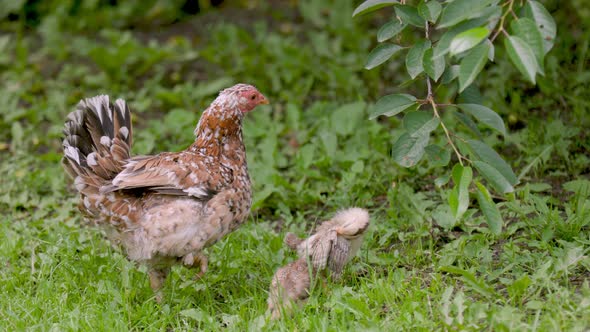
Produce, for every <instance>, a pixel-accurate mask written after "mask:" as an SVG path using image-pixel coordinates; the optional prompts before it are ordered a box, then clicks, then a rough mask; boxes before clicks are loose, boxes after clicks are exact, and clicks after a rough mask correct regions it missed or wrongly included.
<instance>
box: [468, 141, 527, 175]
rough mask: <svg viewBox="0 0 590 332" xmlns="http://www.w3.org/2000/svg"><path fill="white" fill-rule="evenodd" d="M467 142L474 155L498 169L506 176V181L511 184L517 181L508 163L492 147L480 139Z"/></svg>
mask: <svg viewBox="0 0 590 332" xmlns="http://www.w3.org/2000/svg"><path fill="white" fill-rule="evenodd" d="M467 144H469V146H470V147H471V149H472V150H473V154H474V156H475V157H477V158H478V159H480V160H481V161H483V162H486V163H488V164H489V165H491V166H493V168H494V169H496V170H498V172H500V173H501V174H502V176H503V177H504V178H506V181H508V183H510V184H511V185H515V184H517V183H518V179H517V178H516V175H515V174H514V172H513V171H512V168H511V167H510V165H508V163H506V162H505V161H504V159H502V157H500V155H499V154H498V153H497V152H496V151H494V149H492V148H490V147H489V146H488V145H487V144H485V143H484V142H482V141H476V140H468V141H467Z"/></svg>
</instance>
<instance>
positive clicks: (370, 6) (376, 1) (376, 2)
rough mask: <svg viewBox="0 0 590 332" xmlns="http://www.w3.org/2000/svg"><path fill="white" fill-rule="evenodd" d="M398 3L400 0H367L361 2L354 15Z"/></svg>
mask: <svg viewBox="0 0 590 332" xmlns="http://www.w3.org/2000/svg"><path fill="white" fill-rule="evenodd" d="M398 3H399V1H397V0H366V1H365V2H363V3H361V4H360V5H359V6H358V7H356V9H355V10H354V12H353V13H352V17H355V16H358V15H364V14H367V13H370V12H372V11H375V10H377V9H381V8H383V7H387V6H393V5H395V4H398Z"/></svg>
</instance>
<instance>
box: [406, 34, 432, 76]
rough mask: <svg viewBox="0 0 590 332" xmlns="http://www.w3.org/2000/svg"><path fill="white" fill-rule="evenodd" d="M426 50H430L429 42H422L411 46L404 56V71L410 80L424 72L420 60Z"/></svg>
mask: <svg viewBox="0 0 590 332" xmlns="http://www.w3.org/2000/svg"><path fill="white" fill-rule="evenodd" d="M428 49H430V41H429V40H422V41H420V42H418V43H416V44H415V45H414V46H412V48H411V49H410V50H409V51H408V54H407V56H406V69H407V70H408V74H410V77H411V78H412V79H414V78H416V76H418V75H420V73H421V72H423V71H424V67H423V65H422V59H423V58H424V52H426V50H428Z"/></svg>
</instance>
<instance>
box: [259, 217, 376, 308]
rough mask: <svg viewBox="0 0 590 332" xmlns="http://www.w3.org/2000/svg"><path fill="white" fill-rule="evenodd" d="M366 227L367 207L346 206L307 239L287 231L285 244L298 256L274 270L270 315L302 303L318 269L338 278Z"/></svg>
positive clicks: (367, 221) (358, 243) (367, 224)
mask: <svg viewBox="0 0 590 332" xmlns="http://www.w3.org/2000/svg"><path fill="white" fill-rule="evenodd" d="M368 227H369V213H368V212H367V210H365V209H361V208H349V209H346V210H342V211H340V212H338V213H337V214H336V215H335V216H334V217H333V218H332V219H330V220H327V221H325V222H323V223H322V224H321V225H320V226H319V227H318V229H317V232H316V233H315V234H313V235H312V236H310V237H309V238H307V239H300V238H299V237H297V236H296V235H295V234H293V233H287V235H286V236H285V239H284V241H285V244H286V245H287V246H288V247H289V248H291V249H293V250H296V251H297V253H298V255H299V259H297V260H296V261H295V262H292V263H290V264H288V265H286V266H284V267H282V268H280V269H278V270H277V272H276V273H275V275H274V277H273V279H272V282H271V286H270V292H269V298H268V308H269V310H270V314H271V318H272V319H276V318H279V317H280V316H281V312H282V311H283V310H284V311H285V312H290V311H291V310H292V309H293V304H299V305H300V304H302V303H303V302H305V300H306V299H307V298H308V297H309V292H310V289H311V280H312V278H313V277H315V276H316V275H317V273H318V272H319V271H322V270H325V269H326V268H327V269H328V270H329V271H330V272H331V275H332V278H333V279H339V278H340V276H341V274H342V270H343V268H344V264H346V262H348V261H350V260H351V259H352V257H354V256H355V255H356V253H357V252H358V250H359V248H360V246H361V243H362V239H363V235H364V233H365V231H366V230H367V228H368Z"/></svg>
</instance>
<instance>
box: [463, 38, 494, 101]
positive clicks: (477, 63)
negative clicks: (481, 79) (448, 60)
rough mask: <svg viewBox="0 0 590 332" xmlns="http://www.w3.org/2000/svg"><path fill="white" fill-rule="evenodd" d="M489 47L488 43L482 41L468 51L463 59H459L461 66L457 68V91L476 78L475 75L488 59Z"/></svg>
mask: <svg viewBox="0 0 590 332" xmlns="http://www.w3.org/2000/svg"><path fill="white" fill-rule="evenodd" d="M489 49H490V45H489V44H488V43H482V44H480V45H479V46H477V47H475V48H474V49H472V50H471V51H469V53H468V54H467V55H466V56H465V57H464V58H463V60H461V66H460V68H459V92H462V91H463V90H465V88H467V87H468V86H470V85H471V83H473V81H474V80H475V78H477V75H478V74H479V72H481V70H482V69H483V67H484V66H485V64H486V62H487V61H488V51H489Z"/></svg>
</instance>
